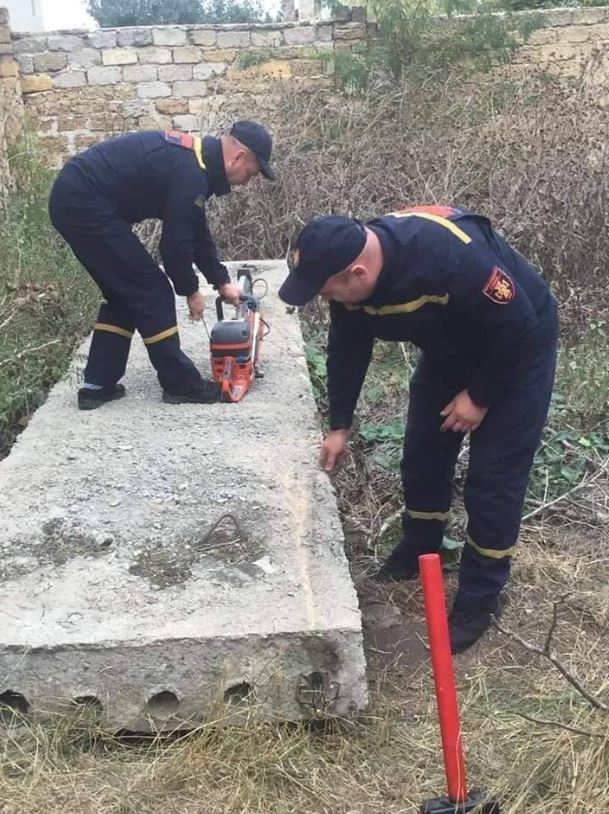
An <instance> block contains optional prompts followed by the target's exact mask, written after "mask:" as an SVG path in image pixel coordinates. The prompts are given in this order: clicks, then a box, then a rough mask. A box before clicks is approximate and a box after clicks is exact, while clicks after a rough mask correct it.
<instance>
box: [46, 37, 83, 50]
mask: <svg viewBox="0 0 609 814" xmlns="http://www.w3.org/2000/svg"><path fill="white" fill-rule="evenodd" d="M84 46H85V40H84V37H75V36H74V35H72V34H50V35H49V36H48V37H47V48H48V49H49V51H79V50H80V49H81V48H84Z"/></svg>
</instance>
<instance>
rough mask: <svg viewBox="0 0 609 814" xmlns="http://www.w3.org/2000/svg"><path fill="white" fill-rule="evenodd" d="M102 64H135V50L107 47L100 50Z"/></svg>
mask: <svg viewBox="0 0 609 814" xmlns="http://www.w3.org/2000/svg"><path fill="white" fill-rule="evenodd" d="M102 62H103V64H104V65H135V63H136V62H137V51H136V50H135V49H134V48H108V49H107V50H105V51H102Z"/></svg>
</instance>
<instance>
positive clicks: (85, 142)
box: [74, 133, 108, 153]
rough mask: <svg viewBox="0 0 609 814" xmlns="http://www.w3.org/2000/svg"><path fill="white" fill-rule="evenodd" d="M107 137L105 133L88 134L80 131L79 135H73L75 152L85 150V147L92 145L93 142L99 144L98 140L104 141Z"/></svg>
mask: <svg viewBox="0 0 609 814" xmlns="http://www.w3.org/2000/svg"><path fill="white" fill-rule="evenodd" d="M107 138H108V136H107V135H106V133H95V134H93V133H92V134H91V135H90V136H87V135H84V134H82V133H81V134H80V135H78V136H75V137H74V146H75V147H76V152H77V153H80V152H81V151H82V150H86V149H87V147H92V146H93V145H94V144H99V142H100V141H105V140H106V139H107Z"/></svg>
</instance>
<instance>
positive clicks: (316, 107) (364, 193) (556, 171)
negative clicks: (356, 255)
mask: <svg viewBox="0 0 609 814" xmlns="http://www.w3.org/2000/svg"><path fill="white" fill-rule="evenodd" d="M594 76H595V73H594V66H593V65H591V66H589V67H588V68H587V69H586V70H585V71H584V72H583V73H582V76H581V77H580V78H578V79H577V80H569V81H568V80H564V79H563V80H561V81H559V80H558V79H555V78H554V79H553V78H550V77H547V76H544V75H540V74H534V75H532V76H529V77H525V78H514V77H512V78H510V77H509V76H508V75H506V74H505V73H504V74H501V75H497V74H492V75H486V76H483V77H481V78H480V79H479V81H477V82H476V83H472V82H470V83H469V84H464V83H463V81H462V79H461V78H460V77H459V76H443V77H442V78H438V77H433V78H430V79H427V80H426V81H425V82H421V83H417V84H414V83H412V84H410V85H404V86H403V87H395V86H393V87H387V86H385V87H383V88H382V89H378V88H377V89H373V90H370V91H369V92H368V93H367V94H366V95H363V96H352V97H348V96H332V97H327V96H325V95H324V94H322V93H317V94H310V93H304V92H302V91H290V90H285V89H284V90H281V89H279V90H278V89H277V88H273V93H274V95H275V96H278V95H279V97H280V101H279V110H280V123H278V124H276V126H275V127H274V132H275V137H276V143H277V148H276V159H275V163H276V166H277V170H278V177H279V181H278V183H276V184H273V185H269V184H267V183H265V182H263V181H257V182H255V183H254V184H252V186H251V188H250V189H248V190H245V191H241V192H239V193H237V194H235V195H233V196H231V197H230V198H228V199H224V200H222V201H219V202H218V205H217V207H215V209H214V211H213V213H212V222H213V226H214V231H215V234H216V235H217V237H218V240H219V243H220V245H221V248H222V250H223V252H224V254H225V256H227V257H231V258H233V259H244V258H256V257H280V256H283V255H284V254H285V252H286V249H287V246H288V243H289V241H290V238H293V237H294V235H295V234H296V233H297V231H298V229H299V228H300V227H301V225H302V224H303V223H304V222H306V221H307V220H308V219H309V218H310V217H312V216H313V215H316V214H321V213H330V212H335V213H340V214H349V215H353V216H355V217H360V218H367V217H370V216H373V215H377V214H382V213H384V212H389V211H392V210H393V209H395V208H397V207H400V206H403V205H410V204H414V203H435V202H437V203H454V204H458V205H461V206H465V207H468V208H470V209H472V210H475V211H478V212H481V213H485V214H488V215H489V216H490V217H491V218H492V220H493V222H494V223H495V225H496V226H497V227H498V228H499V229H501V230H502V231H503V232H504V233H505V234H506V236H507V237H508V238H509V239H511V240H512V241H513V242H514V243H515V245H516V246H517V247H518V248H519V249H520V250H521V251H522V252H523V253H524V254H526V255H527V256H529V257H531V259H532V260H534V261H535V262H536V263H538V264H539V265H540V266H541V267H542V268H543V270H544V272H545V273H546V274H547V276H548V277H549V279H550V280H551V281H552V283H553V285H554V286H555V288H556V289H558V291H559V293H560V294H561V295H562V298H563V300H566V299H569V300H571V299H573V303H574V307H573V308H572V309H571V310H572V311H573V317H574V319H575V318H577V320H576V321H577V322H579V323H580V324H581V325H583V324H585V321H586V318H587V313H586V311H585V308H584V306H583V303H584V302H585V301H586V300H587V299H588V297H587V296H585V295H586V293H587V292H590V291H593V292H594V291H595V290H596V287H597V285H598V284H599V282H601V281H602V274H603V270H604V262H605V258H606V257H607V255H608V254H609V236H608V232H607V228H606V226H607V218H608V217H609V215H608V212H609V208H608V206H607V201H608V198H609V174H608V172H607V155H606V142H607V136H608V135H609V120H608V118H607V115H606V112H605V110H604V109H603V107H602V103H601V104H599V101H598V97H599V94H598V87H596V86H595V85H594V83H593V81H592V80H593V78H594ZM603 282H604V281H603ZM575 290H577V294H576V293H574V291H575ZM582 296H583V299H582ZM574 327H576V326H575V325H574Z"/></svg>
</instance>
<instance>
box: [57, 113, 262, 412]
mask: <svg viewBox="0 0 609 814" xmlns="http://www.w3.org/2000/svg"><path fill="white" fill-rule="evenodd" d="M271 149H272V141H271V136H270V135H269V133H268V132H267V130H266V129H265V128H264V127H263V126H262V125H260V124H258V123H257V122H251V121H238V122H236V123H235V124H234V125H233V127H232V129H231V130H230V133H227V134H225V135H222V136H220V137H219V138H214V137H213V136H206V137H205V138H203V139H201V138H199V137H197V136H192V135H188V134H185V133H176V132H160V131H144V132H140V133H129V134H127V135H123V136H119V137H117V138H114V139H110V140H109V141H105V142H103V143H101V144H97V145H95V146H93V147H90V148H89V149H88V150H85V151H84V152H83V153H80V154H79V155H77V156H75V157H74V158H72V159H71V160H70V161H69V162H68V163H67V164H66V165H65V167H64V168H63V169H62V170H61V172H60V173H59V176H58V177H57V179H56V181H55V184H54V186H53V189H52V192H51V197H50V200H49V213H50V216H51V221H52V222H53V225H54V226H55V228H56V229H57V231H58V232H59V233H60V234H61V235H62V236H63V238H64V239H65V240H66V241H67V242H68V243H69V244H70V247H71V248H72V250H73V252H74V254H75V255H76V257H77V258H78V259H79V260H80V262H81V263H82V264H83V266H85V268H86V269H87V271H88V272H89V274H90V275H91V277H93V279H94V280H95V282H96V283H97V285H98V286H99V288H100V289H101V292H102V294H103V296H104V299H105V302H104V303H103V305H102V306H101V309H100V311H99V316H98V319H97V322H96V324H95V330H94V333H93V339H92V342H91V349H90V352H89V359H88V362H87V366H86V368H85V374H84V378H85V381H84V386H83V387H82V388H81V389H80V390H79V392H78V406H79V407H80V409H82V410H90V409H94V408H95V407H99V406H100V405H101V404H103V403H104V402H106V401H110V400H112V399H116V398H120V397H121V396H124V395H125V388H124V387H123V385H122V384H119V383H118V382H119V380H120V379H121V377H122V376H123V374H124V372H125V367H126V364H127V356H128V354H129V347H130V343H131V338H132V336H133V333H134V331H135V330H137V331H138V332H139V333H140V335H141V336H142V339H143V340H144V343H145V345H146V348H147V350H148V355H149V357H150V361H151V362H152V364H153V365H154V367H155V368H156V371H157V376H158V379H159V383H160V385H161V387H162V389H163V400H164V401H166V402H169V403H171V404H180V403H183V402H190V403H202V404H205V403H209V402H212V401H216V400H217V399H218V398H219V390H218V387H217V386H216V384H215V383H213V382H210V381H206V380H204V379H203V378H202V377H201V374H200V373H199V371H198V370H197V368H196V367H195V365H194V364H193V362H192V361H191V360H190V359H189V358H188V356H186V354H185V353H183V351H182V350H181V349H180V339H179V335H178V326H177V324H176V309H175V298H174V290H175V293H176V294H179V295H182V296H184V297H186V298H187V301H188V308H189V311H190V316H191V317H192V318H193V319H201V317H202V314H203V309H204V306H205V301H204V298H203V295H202V294H201V293H200V291H199V283H198V279H197V275H196V273H195V271H194V269H193V263H195V264H196V266H197V267H198V268H199V269H200V271H201V272H202V273H203V275H204V276H205V278H206V279H207V281H208V282H209V283H210V284H211V285H213V287H214V288H216V289H217V290H218V291H219V293H220V295H221V296H222V297H224V299H225V300H227V301H228V302H233V303H236V302H238V299H239V290H238V288H237V286H236V285H234V284H232V283H231V282H230V277H229V274H228V271H227V269H226V267H225V266H224V265H223V264H222V263H221V262H220V260H219V258H218V253H217V251H216V246H215V244H214V241H213V238H212V236H211V234H210V231H209V227H208V225H207V221H206V218H205V203H206V201H207V200H208V198H210V197H211V196H212V195H225V194H226V193H228V192H230V191H231V187H233V186H239V185H245V184H247V183H248V182H249V181H250V179H251V178H253V177H254V176H256V175H258V173H262V174H263V175H264V176H265V178H269V179H271V180H272V179H273V173H272V171H271V168H270V166H269V160H270V157H271ZM147 218H159V219H160V220H162V221H163V233H162V238H161V243H160V253H161V257H162V259H163V267H164V271H163V270H161V268H160V267H159V266H158V265H157V263H156V262H155V261H154V260H153V259H152V257H151V256H150V254H149V253H148V252H147V251H146V249H145V248H144V246H143V245H142V243H141V242H140V241H139V240H138V238H137V237H136V235H135V234H134V233H133V230H132V225H133V224H134V223H139V222H140V221H142V220H145V219H147ZM170 281H171V282H170ZM172 283H173V287H172V285H171V284H172Z"/></svg>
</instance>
